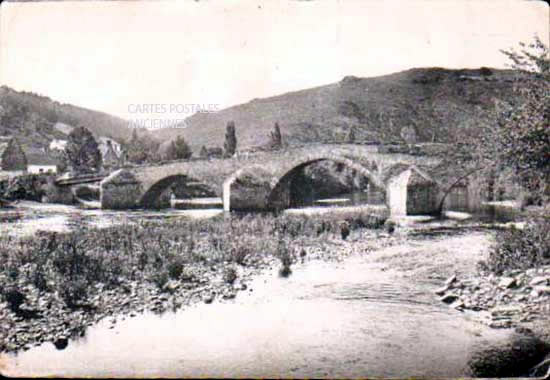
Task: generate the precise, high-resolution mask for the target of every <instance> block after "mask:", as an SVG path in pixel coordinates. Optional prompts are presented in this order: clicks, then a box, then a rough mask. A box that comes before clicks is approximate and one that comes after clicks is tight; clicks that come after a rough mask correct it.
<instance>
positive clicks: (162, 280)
mask: <svg viewBox="0 0 550 380" xmlns="http://www.w3.org/2000/svg"><path fill="white" fill-rule="evenodd" d="M168 280H169V275H168V272H167V271H165V270H162V271H158V272H154V273H153V274H152V276H151V281H152V282H153V283H154V284H155V285H156V286H157V287H158V288H159V289H160V290H163V289H164V285H166V283H167V282H168Z"/></svg>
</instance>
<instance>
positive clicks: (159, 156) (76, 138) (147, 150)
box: [59, 121, 283, 173]
mask: <svg viewBox="0 0 550 380" xmlns="http://www.w3.org/2000/svg"><path fill="white" fill-rule="evenodd" d="M269 137H270V140H269V143H268V148H269V149H270V150H277V149H281V148H282V147H283V143H282V135H281V129H280V127H279V123H275V126H274V129H273V131H272V132H271V134H270V136H269ZM122 152H123V153H122V155H123V157H122V158H121V161H122V162H124V163H131V164H147V163H151V164H152V163H160V162H162V161H170V160H186V159H190V158H191V157H192V156H193V151H192V149H191V147H190V146H189V144H188V143H187V141H186V140H185V138H184V137H183V136H181V135H180V136H178V137H177V138H176V139H175V140H172V141H170V142H169V144H168V146H167V147H166V149H165V150H164V153H161V146H160V143H159V142H158V141H156V140H154V139H150V138H147V137H144V136H140V135H138V133H137V131H136V130H134V131H133V132H132V136H131V137H130V139H129V140H127V141H125V142H124V143H123V144H122ZM236 152H237V134H236V127H235V122H234V121H229V122H228V123H227V125H226V129H225V141H224V145H223V149H222V148H219V147H213V148H207V147H206V146H202V148H201V150H200V152H199V156H200V157H201V158H210V157H223V158H230V157H233V156H234V155H235V153H236ZM59 166H60V167H61V169H62V170H66V169H67V170H70V171H71V172H74V173H91V172H99V171H101V169H102V167H103V160H102V156H101V152H100V150H99V145H98V143H97V141H96V139H95V138H94V136H93V134H92V132H90V130H89V129H87V128H86V127H84V126H80V127H77V128H74V129H73V130H72V131H71V133H70V134H69V137H68V142H67V146H66V148H65V151H64V153H63V154H62V156H61V158H60V165H59Z"/></svg>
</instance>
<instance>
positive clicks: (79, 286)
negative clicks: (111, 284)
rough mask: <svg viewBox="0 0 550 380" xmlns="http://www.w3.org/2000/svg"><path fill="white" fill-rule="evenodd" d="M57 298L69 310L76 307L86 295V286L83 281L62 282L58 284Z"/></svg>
mask: <svg viewBox="0 0 550 380" xmlns="http://www.w3.org/2000/svg"><path fill="white" fill-rule="evenodd" d="M58 292H59V296H60V297H61V299H63V301H64V302H65V304H66V305H67V306H68V307H69V308H71V309H72V308H75V307H77V306H78V305H79V304H80V302H81V301H82V300H85V299H86V297H87V295H88V286H87V284H86V282H85V281H84V280H83V279H77V280H69V281H62V282H60V283H59V290H58Z"/></svg>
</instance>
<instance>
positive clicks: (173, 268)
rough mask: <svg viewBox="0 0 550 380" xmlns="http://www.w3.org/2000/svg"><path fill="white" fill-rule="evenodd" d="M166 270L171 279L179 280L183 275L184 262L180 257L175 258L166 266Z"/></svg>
mask: <svg viewBox="0 0 550 380" xmlns="http://www.w3.org/2000/svg"><path fill="white" fill-rule="evenodd" d="M166 269H167V271H168V275H169V276H170V278H171V279H173V280H178V279H179V278H180V277H181V274H182V273H183V260H182V259H181V258H179V257H176V258H174V259H173V260H171V261H170V262H169V263H168V264H167V265H166Z"/></svg>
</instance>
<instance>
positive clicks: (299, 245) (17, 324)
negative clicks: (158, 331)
mask: <svg viewBox="0 0 550 380" xmlns="http://www.w3.org/2000/svg"><path fill="white" fill-rule="evenodd" d="M397 241H398V239H397V238H395V237H391V236H390V235H388V234H387V233H385V232H383V231H381V230H369V229H359V230H355V231H352V234H351V236H350V237H349V238H348V240H347V241H344V240H342V239H341V237H339V236H338V235H336V234H335V233H326V234H322V235H321V236H319V237H318V238H314V239H310V238H305V237H299V238H296V239H294V241H293V244H292V251H291V252H290V261H291V263H294V262H298V261H300V262H307V261H309V260H325V261H335V260H342V259H343V258H344V257H346V256H349V255H352V254H357V253H361V254H364V253H368V252H370V251H372V250H375V249H377V248H380V247H383V246H387V245H391V244H395V243H396V242H397ZM289 245H290V244H289ZM291 265H292V264H291ZM278 267H281V260H280V258H278V257H275V256H273V255H250V256H248V257H247V258H246V259H244V260H243V262H242V263H241V264H236V263H235V262H233V261H222V262H216V263H208V262H205V261H200V260H199V261H197V262H193V263H192V264H187V265H186V266H185V270H184V273H183V274H182V275H181V276H179V278H178V279H170V280H168V281H167V282H166V283H164V284H163V285H162V286H161V287H159V286H158V284H155V283H152V282H150V281H146V280H145V279H142V280H139V279H136V280H128V278H121V279H120V283H119V284H118V285H117V286H116V288H114V289H113V288H107V287H106V286H105V285H104V284H102V283H96V284H95V285H94V286H93V289H88V290H87V294H88V297H87V298H86V300H83V301H81V302H78V303H77V304H76V305H72V306H70V307H69V306H68V305H67V303H66V301H65V300H64V299H63V297H62V296H61V295H60V294H59V292H51V291H41V290H39V289H38V288H37V287H36V286H35V285H34V284H32V283H29V282H28V281H27V279H28V278H30V277H31V275H30V273H29V274H27V272H31V271H32V265H31V264H25V265H23V266H22V267H21V268H19V282H18V286H17V289H18V290H17V292H18V293H17V294H12V295H11V296H12V297H15V298H17V297H20V300H19V301H17V300H16V301H15V307H14V300H12V301H11V303H10V302H8V300H7V299H6V298H4V302H2V303H0V352H17V351H19V350H28V349H30V348H31V347H33V346H38V345H41V344H44V343H51V344H54V345H55V346H56V347H57V348H58V349H63V348H65V347H66V346H67V345H68V344H69V341H70V340H71V339H78V338H79V337H82V336H84V335H85V334H86V328H87V327H88V326H92V325H94V324H96V323H98V322H99V321H100V320H103V319H108V320H109V323H110V324H111V326H112V327H114V326H115V324H116V323H117V321H120V320H124V319H126V318H132V317H135V316H136V315H137V314H138V313H142V312H145V311H149V312H154V313H159V314H161V313H164V312H166V311H176V310H179V309H181V308H185V307H186V306H189V305H192V304H194V303H198V302H204V303H212V302H225V301H227V300H230V299H233V298H235V297H236V296H237V294H238V293H239V292H244V291H250V292H251V291H254V289H251V288H249V287H248V283H249V281H250V279H251V278H252V277H253V276H255V275H257V274H259V273H260V272H262V271H264V270H268V269H272V268H278ZM136 270H137V268H136ZM290 270H291V267H290ZM3 276H5V275H4V274H0V283H6V282H7V281H6V279H5V278H2V277H3ZM8 297H9V295H8Z"/></svg>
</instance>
